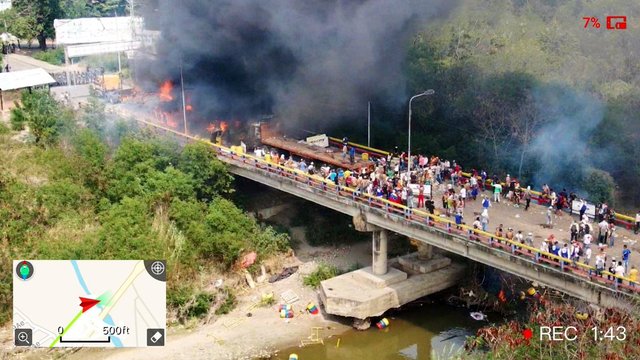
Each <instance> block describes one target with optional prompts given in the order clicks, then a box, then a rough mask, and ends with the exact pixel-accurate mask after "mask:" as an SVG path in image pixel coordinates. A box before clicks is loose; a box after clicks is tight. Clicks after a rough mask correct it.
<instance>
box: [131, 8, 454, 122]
mask: <svg viewBox="0 0 640 360" xmlns="http://www.w3.org/2000/svg"><path fill="white" fill-rule="evenodd" d="M454 3H455V1H448V0H404V1H394V0H359V1H347V0H344V1H341V0H326V1H321V0H317V1H296V0H274V1H259V0H212V1H203V0H180V1H177V0H160V1H159V2H158V4H157V7H156V9H154V10H155V11H150V12H148V14H146V18H147V23H155V24H156V26H157V27H158V28H159V29H160V30H162V37H161V39H162V40H161V43H160V44H159V49H158V56H157V58H156V59H157V60H155V62H154V63H153V64H150V65H149V64H143V65H144V67H145V68H146V71H147V74H146V75H148V76H143V77H146V78H148V79H153V81H155V82H156V83H158V82H159V81H162V80H163V79H167V78H169V79H173V80H174V82H176V83H177V82H178V81H179V76H180V66H181V64H182V69H183V74H184V79H185V83H186V86H185V88H186V89H187V90H189V93H190V94H191V95H190V97H191V99H190V102H191V103H192V104H193V106H194V111H195V112H197V113H198V114H200V117H201V118H202V120H203V121H210V120H213V119H216V118H234V119H246V118H255V117H257V116H259V115H262V114H271V113H273V114H275V115H276V117H277V118H279V119H281V120H282V121H283V122H284V123H288V124H305V125H308V124H317V123H323V124H326V123H328V122H331V121H336V120H340V119H344V118H345V117H349V116H354V115H355V114H356V113H358V114H364V112H365V111H366V110H365V109H366V102H367V101H368V100H371V99H372V98H376V99H383V100H384V101H387V102H388V104H394V103H395V104H398V103H401V102H402V101H406V83H405V78H404V74H403V63H404V59H405V56H406V48H407V45H408V42H409V41H410V38H411V36H412V35H414V34H415V31H416V30H417V27H418V26H420V25H421V24H424V23H425V22H426V21H427V20H428V19H430V18H433V17H435V16H439V15H442V14H443V13H444V12H446V11H447V10H448V9H449V8H451V6H453V4H454ZM139 65H140V64H139Z"/></svg>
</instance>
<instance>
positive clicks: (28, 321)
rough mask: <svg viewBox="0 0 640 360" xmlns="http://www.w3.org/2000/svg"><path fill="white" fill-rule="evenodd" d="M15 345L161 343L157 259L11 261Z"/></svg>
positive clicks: (162, 299) (161, 264)
mask: <svg viewBox="0 0 640 360" xmlns="http://www.w3.org/2000/svg"><path fill="white" fill-rule="evenodd" d="M13 270H14V276H13V327H14V340H15V345H16V346H30V347H49V348H51V347H87V346H93V347H145V346H164V343H165V329H166V263H165V261H163V260H151V261H148V260H111V261H103V260H14V262H13Z"/></svg>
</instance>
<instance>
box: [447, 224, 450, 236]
mask: <svg viewBox="0 0 640 360" xmlns="http://www.w3.org/2000/svg"><path fill="white" fill-rule="evenodd" d="M447 232H448V233H451V223H450V222H447Z"/></svg>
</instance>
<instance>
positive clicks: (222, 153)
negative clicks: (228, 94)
mask: <svg viewBox="0 0 640 360" xmlns="http://www.w3.org/2000/svg"><path fill="white" fill-rule="evenodd" d="M137 121H139V122H142V123H144V124H146V125H149V126H152V127H155V128H158V129H161V130H163V131H166V132H170V133H173V134H175V135H177V136H180V137H183V138H187V139H190V140H193V141H198V142H202V143H205V144H207V145H209V146H211V147H214V148H216V149H218V155H219V157H227V158H230V160H228V159H227V160H226V161H225V162H227V163H229V162H241V163H242V164H243V165H249V164H248V163H247V162H246V161H244V160H245V159H246V160H250V162H251V163H252V164H253V165H254V166H258V165H262V166H263V167H258V168H259V169H260V170H264V171H269V168H271V169H274V170H276V173H279V174H280V175H281V176H282V177H285V178H287V179H289V180H291V178H290V177H289V176H287V175H286V174H291V175H295V176H296V177H300V178H302V179H306V181H303V182H302V183H303V184H306V185H310V184H313V182H315V183H319V184H322V185H324V186H325V187H326V188H331V189H337V190H338V195H339V196H342V197H344V198H345V199H351V200H361V201H364V203H365V204H375V205H381V208H375V207H374V206H370V207H371V208H373V209H376V210H381V209H382V208H384V209H386V211H387V212H390V213H396V214H402V216H403V217H405V218H406V219H407V220H410V221H412V222H416V223H418V224H420V225H423V226H424V225H427V226H432V227H433V226H435V227H437V228H439V230H441V231H442V232H445V233H450V234H451V233H455V234H454V235H458V236H461V237H464V236H465V235H464V234H461V233H459V231H458V230H463V231H464V232H466V234H467V236H468V235H471V234H473V235H475V236H477V237H478V239H480V236H482V237H485V238H487V239H488V240H489V241H488V245H489V247H491V248H492V250H496V249H494V248H493V244H495V243H496V242H504V243H505V244H508V245H510V246H511V254H513V255H515V251H516V250H517V251H518V252H520V254H523V255H526V256H531V257H533V258H534V262H535V263H539V262H540V261H545V260H544V259H551V260H555V261H556V262H558V263H559V265H560V267H561V269H562V270H564V269H568V270H569V272H572V273H575V272H574V270H573V269H572V268H571V266H570V265H573V266H575V268H578V269H582V270H584V271H586V272H587V273H588V274H595V272H596V269H595V267H593V266H590V265H587V264H584V263H581V262H573V261H572V260H571V259H567V258H563V257H561V256H557V255H554V254H552V253H549V252H543V251H541V250H540V249H538V248H534V247H531V246H528V245H526V244H523V243H519V242H517V241H513V240H509V239H507V238H505V237H499V236H496V235H494V234H491V233H488V232H485V231H482V230H479V229H474V228H472V227H470V226H468V225H464V224H460V225H457V224H456V223H455V221H452V220H450V219H447V218H443V217H440V216H436V215H433V214H430V213H428V212H425V211H423V210H420V209H415V208H409V207H407V206H405V205H402V204H397V203H394V202H392V201H389V200H386V199H383V198H379V197H376V196H373V195H369V194H367V193H364V192H357V190H355V189H353V188H350V187H348V186H338V185H336V184H335V183H334V182H333V181H330V180H328V179H325V178H323V177H321V176H317V175H309V174H308V173H306V172H303V171H301V170H298V169H295V168H289V167H286V166H284V165H280V164H278V163H273V162H268V161H266V160H264V159H261V158H258V157H255V156H253V155H249V154H244V153H235V152H233V151H232V150H231V149H230V148H228V147H225V146H221V145H217V144H214V143H211V142H210V141H208V140H204V139H201V138H198V137H194V136H190V135H186V134H184V133H181V132H178V131H175V130H173V129H169V128H166V127H164V126H160V125H157V124H154V123H151V122H148V121H145V120H139V119H138V120H137ZM283 174H284V175H283ZM293 180H294V181H297V179H293ZM298 182H301V181H298ZM340 191H344V192H347V193H349V194H350V196H344V195H341V194H339V192H340ZM414 217H417V218H418V219H420V220H421V221H417V220H415V219H414ZM430 222H431V223H433V225H430ZM436 224H440V225H444V228H442V227H438V226H436ZM487 239H485V240H487ZM468 241H473V240H468ZM476 242H477V241H476ZM480 242H481V243H483V245H484V243H485V242H486V241H480ZM498 246H499V247H502V246H501V244H499V245H498ZM521 249H524V250H527V252H530V254H528V253H525V252H523V251H522V250H521ZM541 259H542V260H541ZM565 264H566V265H565ZM554 270H555V269H554ZM555 271H557V270H555ZM601 274H603V275H607V276H611V277H613V278H614V280H613V282H614V283H615V286H616V288H618V287H622V288H626V289H629V290H631V291H633V292H638V291H640V287H631V286H628V285H626V284H622V283H621V284H617V283H616V280H615V279H620V280H624V281H627V282H629V281H631V280H630V279H629V278H626V277H623V276H618V275H616V274H613V273H610V272H608V271H606V270H603V271H601ZM576 275H578V276H580V274H576ZM588 277H589V279H591V280H594V279H595V281H596V282H598V283H605V284H606V281H604V278H602V277H601V278H598V277H597V276H591V275H588Z"/></svg>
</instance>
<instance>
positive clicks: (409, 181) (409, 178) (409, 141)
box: [407, 89, 436, 185]
mask: <svg viewBox="0 0 640 360" xmlns="http://www.w3.org/2000/svg"><path fill="white" fill-rule="evenodd" d="M435 93H436V92H435V91H434V90H433V89H429V90H427V91H425V92H423V93H420V94H417V95H414V96H412V97H411V99H409V138H408V144H407V177H408V179H407V185H409V184H410V183H411V102H412V101H413V99H415V98H418V97H420V96H428V95H433V94H435Z"/></svg>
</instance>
